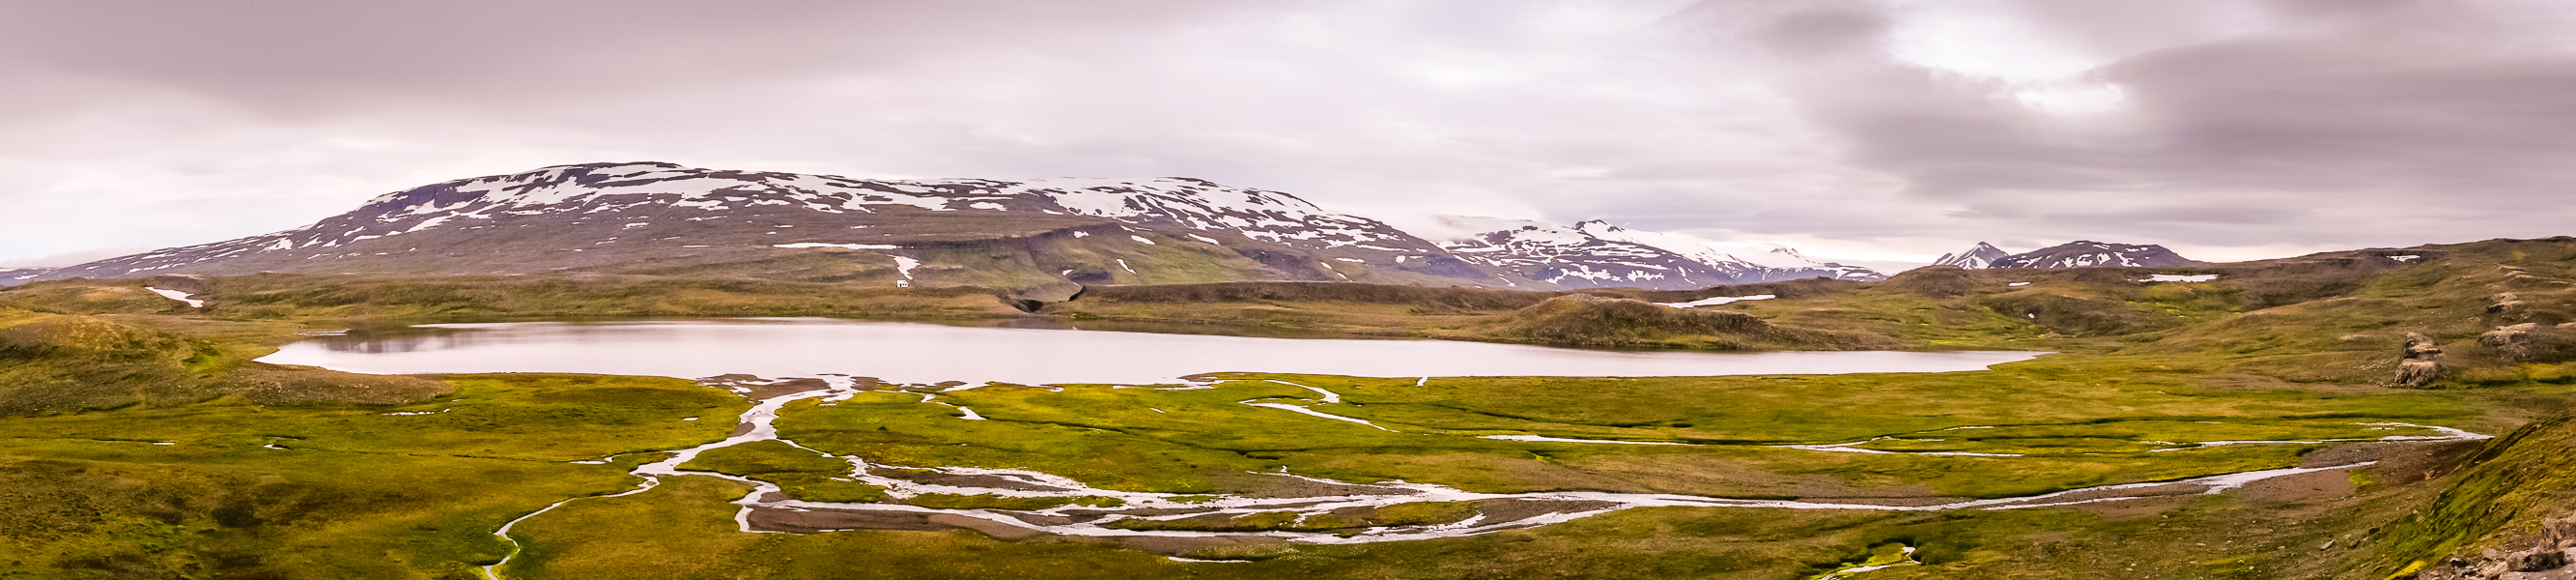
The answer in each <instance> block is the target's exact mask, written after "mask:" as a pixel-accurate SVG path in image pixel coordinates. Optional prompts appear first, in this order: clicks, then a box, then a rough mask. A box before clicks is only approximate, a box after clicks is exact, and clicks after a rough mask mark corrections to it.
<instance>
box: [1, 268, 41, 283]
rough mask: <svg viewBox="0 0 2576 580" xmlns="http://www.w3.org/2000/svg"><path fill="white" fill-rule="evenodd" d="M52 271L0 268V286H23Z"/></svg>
mask: <svg viewBox="0 0 2576 580" xmlns="http://www.w3.org/2000/svg"><path fill="white" fill-rule="evenodd" d="M53 271H54V269H53V268H0V286H16V285H19V284H25V283H28V282H32V281H35V279H37V278H40V277H43V276H44V275H46V274H51V273H53Z"/></svg>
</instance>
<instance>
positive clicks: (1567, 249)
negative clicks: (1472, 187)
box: [1437, 216, 1735, 290]
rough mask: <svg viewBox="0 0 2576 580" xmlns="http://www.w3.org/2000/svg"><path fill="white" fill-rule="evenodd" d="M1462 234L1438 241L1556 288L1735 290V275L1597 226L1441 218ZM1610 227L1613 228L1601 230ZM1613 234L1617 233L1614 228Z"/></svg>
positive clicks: (1457, 252) (1503, 270)
mask: <svg viewBox="0 0 2576 580" xmlns="http://www.w3.org/2000/svg"><path fill="white" fill-rule="evenodd" d="M1437 219H1438V220H1439V222H1440V225H1442V226H1444V227H1446V228H1449V229H1451V230H1452V231H1457V232H1466V233H1461V234H1453V235H1450V236H1445V239H1441V240H1438V243H1439V244H1440V246H1441V247H1442V248H1444V249H1447V250H1449V252H1450V253H1451V254H1452V255H1455V256H1458V257H1459V258H1460V259H1463V260H1466V261H1468V262H1470V263H1474V264H1477V265H1481V266H1485V267H1487V268H1491V269H1494V270H1497V271H1499V272H1501V273H1505V274H1510V275H1516V276H1519V277H1522V278H1527V279H1530V280H1534V281H1538V282H1542V283H1545V284H1548V285H1550V286H1553V287H1556V288H1603V287H1634V288H1650V289H1673V290H1679V289H1698V288H1706V287H1709V286H1715V285H1720V284H1731V283H1734V281H1735V276H1734V274H1733V273H1732V272H1731V271H1729V270H1727V269H1723V268H1720V267H1717V266H1712V265H1710V264H1706V263H1702V262H1701V261H1699V260H1697V259H1694V258H1692V257H1690V256H1685V255H1682V254H1680V253H1678V252H1674V251H1672V250H1668V249H1665V248H1660V247H1656V246H1652V245H1647V244H1642V243H1637V242H1633V241H1628V240H1623V239H1612V238H1605V237H1602V236H1599V235H1595V234H1594V233H1593V232H1592V229H1593V228H1587V226H1595V225H1596V224H1597V222H1584V223H1581V224H1576V227H1573V228H1566V227H1559V226H1556V225H1553V224H1546V223H1540V222H1534V221H1526V220H1514V219H1502V218H1487V217H1468V216H1440V217H1439V218H1437ZM1597 225H1598V226H1608V224H1597ZM1610 229H1614V230H1615V229H1617V228H1616V227H1615V226H1611V227H1610Z"/></svg>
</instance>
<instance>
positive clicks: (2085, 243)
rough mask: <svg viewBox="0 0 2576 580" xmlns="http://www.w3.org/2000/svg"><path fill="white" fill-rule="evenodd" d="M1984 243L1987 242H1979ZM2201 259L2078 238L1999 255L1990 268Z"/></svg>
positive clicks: (2158, 264) (2163, 264)
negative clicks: (2044, 246)
mask: <svg viewBox="0 0 2576 580" xmlns="http://www.w3.org/2000/svg"><path fill="white" fill-rule="evenodd" d="M1978 245H1979V246H1984V244H1983V243H1980V244H1978ZM2202 264H2204V262H2200V261H2197V260H2192V259H2190V258H2185V257H2182V255H2180V254H2175V253H2174V252H2173V250H2168V249H2165V247H2164V246H2158V245H2155V244H2110V243H2103V242H2095V241H2089V240H2077V241H2074V242H2069V243H2065V244H2059V245H2055V246H2049V247H2046V248H2040V249H2037V250H2031V251H2028V252H2022V253H2019V254H2013V255H2010V256H2005V257H2002V258H1997V259H1995V260H1994V262H1993V263H1992V264H1990V265H1989V266H1988V267H1992V268H2029V269H2041V270H2058V269H2065V268H2095V267H2105V268H2172V267H2179V266H2199V265H2202Z"/></svg>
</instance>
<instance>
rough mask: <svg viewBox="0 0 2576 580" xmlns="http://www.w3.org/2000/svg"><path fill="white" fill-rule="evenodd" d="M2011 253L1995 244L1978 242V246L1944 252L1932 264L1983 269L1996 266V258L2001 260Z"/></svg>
mask: <svg viewBox="0 0 2576 580" xmlns="http://www.w3.org/2000/svg"><path fill="white" fill-rule="evenodd" d="M2011 255H2012V254H2011V253H2010V252H2005V251H2003V250H2002V249H1999V248H1996V247H1995V246H1994V245H1993V244H1988V243H1985V242H1977V245H1976V246H1974V247H1970V248H1968V249H1967V250H1964V251H1961V252H1959V253H1956V254H1942V255H1941V259H1939V260H1933V261H1932V265H1934V266H1958V267H1961V268H1966V269H1969V270H1983V269H1986V268H1992V267H1995V261H1996V260H2001V259H2004V258H2005V257H2007V256H2011Z"/></svg>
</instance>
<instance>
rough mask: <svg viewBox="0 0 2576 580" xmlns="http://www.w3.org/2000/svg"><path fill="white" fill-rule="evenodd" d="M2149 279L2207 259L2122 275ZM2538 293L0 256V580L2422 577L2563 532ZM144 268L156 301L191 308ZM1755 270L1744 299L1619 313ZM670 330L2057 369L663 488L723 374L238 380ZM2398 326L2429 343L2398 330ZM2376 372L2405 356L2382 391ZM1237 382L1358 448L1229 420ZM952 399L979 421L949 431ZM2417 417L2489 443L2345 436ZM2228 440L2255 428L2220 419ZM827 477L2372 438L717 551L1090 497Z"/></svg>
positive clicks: (1012, 410)
mask: <svg viewBox="0 0 2576 580" xmlns="http://www.w3.org/2000/svg"><path fill="white" fill-rule="evenodd" d="M2155 274H2216V275H2217V276H2218V277H2217V278H2216V279H2215V280H2212V281H2205V282H2152V283H2150V282H2139V281H2138V280H2143V279H2147V278H2148V277H2149V276H2151V275H2155ZM2571 282H2576V239H2567V238H2554V239H2547V240H2494V241H2487V242H2478V243H2471V244H2458V245H2439V246H2424V247H2418V248H2409V249H2402V250H2361V251H2352V252H2336V253H2328V254H2319V255H2314V256H2306V257H2301V258H2291V259H2284V260H2271V261H2262V262H2247V263H2236V264H2219V265H2212V266H2205V267H2195V268H2179V269H2164V270H2147V269H2102V268H2096V269H2076V270H1975V271H1970V270H1959V269H1955V268H1947V267H1934V268H1926V269H1920V270H1916V271H1912V272H1907V273H1904V274H1901V275H1899V276H1896V277H1894V278H1892V279H1890V280H1888V281H1886V282H1879V283H1859V282H1844V281H1830V280H1807V281H1797V282H1782V283H1770V284H1758V285H1744V286H1721V287H1713V288H1707V289H1702V290H1693V291H1645V290H1627V289H1609V290H1585V291H1579V292H1552V293H1539V292H1510V291H1495V290H1477V289H1457V288H1419V287H1407V286H1375V285H1361V284H1322V283H1233V284H1199V285H1182V286H1119V287H1102V288H1092V289H1087V290H1085V291H1083V292H1081V293H1079V294H1076V295H1074V296H1073V297H1072V298H1071V299H1069V300H1064V301H1058V302H1052V303H1040V304H1029V303H1025V302H1021V301H1022V300H1024V298H1022V297H1023V296H1025V294H1024V293H1018V292H1015V291H1005V290H987V289H981V288H972V287H955V288H939V289H895V290H890V289H883V288H859V287H854V286H847V285H841V284H835V283H824V282H810V283H809V282H782V281H774V280H748V279H724V278H710V277H654V276H636V275H623V276H566V277H550V278H549V277H490V278H475V277H441V278H388V277H363V276H305V275H274V274H269V275H256V276H243V277H226V278H176V277H172V278H162V279H151V280H67V281H55V282H41V283H35V284H29V285H25V286H19V287H14V288H9V289H6V290H0V516H5V517H0V578H361V577H363V578H439V579H447V578H477V577H482V574H484V573H485V572H484V569H485V567H486V566H493V565H495V564H500V563H501V562H502V561H503V560H504V558H507V559H508V561H507V564H503V565H499V566H496V567H494V568H492V570H491V571H492V572H493V573H497V574H498V575H500V576H501V577H506V578H871V577H886V578H926V577H1027V578H1113V577H1114V578H1155V577H1192V576H1223V577H1243V578H1272V577H1276V578H1523V577H1529V578H1537V577H1587V578H1683V577H1693V578H1696V577H1708V578H1782V579H1789V578H1819V577H1825V576H1828V575H1831V574H1835V573H1836V572H1837V571H1841V570H1846V569H1851V568H1856V567H1863V566H1886V567H1884V568H1877V569H1873V570H1870V571H1867V572H1861V573H1859V575H1856V576H1852V577H1859V578H1891V579H1892V578H1960V577H1976V578H2069V577H2079V578H2355V579H2382V578H2390V577H2394V576H2400V575H2405V574H2416V575H2427V574H2443V573H2449V572H2448V571H2446V570H2448V569H2447V568H2444V567H2445V566H2451V565H2450V564H2447V563H2445V562H2446V559H2448V558H2451V557H2454V556H2458V555H2475V554H2480V553H2483V552H2485V551H2487V550H2491V549H2492V550H2497V551H2499V553H2502V552H2517V551H2523V550H2526V548H2528V547H2529V546H2532V545H2534V543H2535V542H2536V541H2544V542H2545V541H2548V540H2547V539H2546V538H2547V536H2548V534H2549V533H2550V532H2549V530H2550V528H2548V527H2547V526H2546V525H2545V523H2546V522H2548V521H2550V520H2551V519H2552V518H2556V517H2558V516H2562V515H2564V514H2568V513H2570V512H2571V511H2576V476H2571V475H2569V473H2576V472H2571V470H2568V469H2565V465H2566V463H2567V462H2568V461H2569V460H2570V459H2571V458H2570V451H2569V449H2570V447H2569V443H2568V442H2569V441H2570V440H2571V439H2576V423H2571V421H2570V419H2568V417H2567V413H2568V412H2569V409H2568V407H2569V402H2570V401H2571V400H2576V399H2571V395H2576V386H2571V383H2576V288H2571ZM147 286H150V287H156V288H164V289H170V288H174V287H177V288H179V289H181V290H183V291H187V292H190V293H191V294H194V295H195V296H194V297H195V298H197V299H201V300H204V301H205V306H204V307H202V308H197V307H190V306H187V305H185V304H182V303H179V302H176V301H172V300H169V299H167V298H163V297H161V296H159V295H157V294H154V293H151V292H150V291H148V290H145V288H146V287H147ZM1760 294H1769V295H1773V296H1775V298H1772V299H1765V300H1746V301H1739V302H1733V303H1729V304H1723V305H1717V306H1708V307H1700V308H1691V309H1674V308H1669V307H1665V306H1659V305H1658V303H1682V302H1689V301H1692V300H1698V299H1702V298H1710V297H1723V296H1751V295H1760ZM681 316H828V317H841V318H861V319H906V320H921V319H937V320H946V321H951V322H955V323H978V322H981V321H995V320H1021V321H1024V320H1032V319H1035V320H1057V321H1080V322H1081V323H1084V324H1100V323H1188V324H1201V325H1227V326H1233V327H1242V328H1250V329H1264V330H1262V331H1277V332H1308V333H1319V334H1330V335H1342V336H1380V337H1390V338H1397V337H1401V338H1429V339H1449V340H1481V341H1496V342H1517V343H1530V344H1547V345H1562V346H1589V347H1615V348H1684V349H1704V350H1855V349H1907V350H1944V349H2013V350H2046V351H2054V352H2057V353H2059V354H2054V355H2049V356H2045V357H2041V358H2038V359H2034V360H2030V361H2024V362H2018V363H2010V364H2005V365H1998V366H1997V367H1996V368H1994V369H1993V370H1990V371H1980V372H1962V373H1935V374H1863V375H1798V376H1737V377H1660V378H1630V379H1618V378H1562V377H1437V378H1431V379H1428V380H1423V379H1421V378H1419V377H1403V378H1369V377H1340V376H1314V375H1253V374H1227V375H1210V376H1205V377H1202V378H1203V379H1204V382H1203V383H1202V385H1201V386H1205V387H1210V388H1192V389H1157V388H1144V387H1150V386H1141V387H1140V386H1127V385H1062V386H1058V387H1056V388H1038V387H1016V386H1008V385H1003V386H993V387H985V388H980V389H973V390H964V391H943V390H942V389H941V388H940V387H939V386H936V385H899V384H885V385H874V386H873V387H872V388H873V390H870V391H866V392H860V393H857V394H855V395H853V396H851V397H848V398H846V399H842V400H828V401H827V400H818V399H808V400H801V401H796V402H793V403H790V404H788V405H787V406H786V407H785V408H783V409H781V411H780V413H779V418H778V419H777V421H776V422H775V427H776V428H777V431H778V434H779V436H780V439H781V440H779V441H761V442H755V443H748V444H743V445H738V446H734V447H726V448H721V449H716V450H712V451H709V452H706V453H702V454H699V455H697V456H696V457H694V458H692V459H691V460H690V461H688V462H686V463H683V464H681V465H680V466H679V469H680V470H683V472H703V473H706V474H711V475H707V476H665V477H661V478H659V483H658V484H656V485H654V486H652V487H650V489H644V490H642V491H637V490H638V489H639V488H641V487H642V486H643V484H644V480H643V479H641V478H639V477H636V476H634V475H631V474H630V473H629V472H630V471H631V470H633V469H635V468H636V467H637V466H639V465H643V464H647V463H652V462H656V461H661V460H662V459H664V458H665V456H667V455H668V454H667V453H665V452H666V451H671V450H678V449H685V448H690V447H694V446H697V445H701V444H705V443H708V442H713V441H717V440H720V439H724V438H726V437H727V436H728V435H729V434H730V433H732V432H733V431H734V430H735V425H734V418H735V417H736V416H738V415H740V414H742V413H743V412H745V411H746V410H748V409H750V408H751V406H752V403H753V402H752V400H751V399H750V397H749V396H747V395H746V394H739V393H737V392H733V391H730V390H727V389H723V388H715V387H711V386H709V385H707V384H701V383H699V382H697V381H692V380H688V379H680V378H658V377H617V376H589V375H545V374H500V375H442V376H371V375H358V374H350V373H341V372H335V371H328V370H322V369H313V368H298V367H282V366H277V365H269V364H265V363H259V362H256V361H255V360H254V359H256V358H258V357H260V356H263V355H265V354H267V353H269V352H272V351H273V350H274V349H275V348H276V347H277V346H279V345H282V344H285V343H287V342H291V341H294V340H298V339H300V338H302V336H303V335H304V334H305V333H313V332H327V331H336V330H341V329H346V328H352V327H368V326H375V325H399V324H411V323H421V322H443V321H462V320H509V319H567V318H580V317H681ZM2410 334H2412V335H2417V336H2420V337H2421V344H2429V345H2433V346H2434V347H2436V348H2438V350H2439V352H2423V351H2422V349H2420V348H2417V349H2410V347H2409V344H2408V343H2409V335H2410ZM2410 353H2413V354H2411V355H2410ZM1150 354H1151V353H1140V355H1147V356H1149V355H1150ZM2410 360H2423V361H2429V364H2431V365H2434V366H2433V368H2432V369H2430V371H2429V372H2427V371H2425V370H2424V369H2421V368H2417V369H2415V372H2413V373H2411V374H2404V373H2401V368H2402V367H2404V366H2405V364H2404V363H2405V362H2406V361H2410ZM2419 367H2420V365H2419ZM851 372H853V373H854V374H864V370H863V369H853V370H852V371H851ZM2401 379H2402V380H2401ZM1165 386H1166V387H1168V386H1169V385H1165ZM1307 387H1314V388H1315V389H1322V390H1325V391H1329V392H1332V393H1335V395H1336V396H1337V397H1338V402H1326V401H1325V400H1324V399H1323V395H1321V394H1319V393H1318V392H1317V391H1316V390H1314V389H1309V388H1307ZM925 395H929V396H931V397H935V398H936V401H935V402H934V401H932V400H931V399H930V397H925ZM1252 400H1267V401H1277V402H1281V403H1283V404H1294V405H1298V406H1303V407H1305V408H1308V409H1310V410H1314V411H1319V412H1326V413H1330V414H1332V415H1337V416H1341V417H1346V418H1352V419H1359V420H1365V421H1369V422H1370V423H1373V424H1374V425H1376V427H1372V426H1369V425H1362V424H1359V423H1354V422H1347V421H1334V420H1328V419H1324V418H1318V417H1314V416H1310V415H1304V414H1298V413H1290V412H1286V411H1281V410H1278V409H1274V408H1265V407H1256V406H1251V405H1246V404H1243V402H1244V401H1252ZM960 406H962V407H968V408H972V409H974V412H975V413H976V414H977V415H979V416H980V417H981V418H982V419H984V420H980V421H966V420H961V419H962V415H963V414H964V412H963V411H960V410H959V409H958V407H960ZM2400 424H2402V425H2400ZM2413 426H2427V427H2413ZM2429 427H2446V428H2456V429H2464V430H2468V431H2472V432H2477V433H2484V434H2492V435H2496V437H2495V438H2493V439H2487V440H2480V441H2450V442H2432V443H2422V442H2413V443H2410V442H2403V441H2390V442H2380V441H2369V440H2371V439H2376V438H2379V437H2383V436H2387V435H2410V436H2411V435H2427V434H2431V433H2433V432H2434V431H2433V430H2432V429H2430V428H2429ZM1495 436H1507V437H1518V438H1517V439H1497V438H1492V437H1495ZM1565 439H1573V440H1586V439H1588V440H1618V441H1631V442H1654V443H1676V444H1682V445H1621V444H1600V443H1585V442H1575V441H1561V440H1565ZM2242 441H2257V442H2270V443H2238V444H2216V443H2219V442H2242ZM790 442H792V443H793V444H790ZM1790 445H1842V446H1843V447H1838V449H1844V450H1846V452H1834V451H1823V450H1816V449H1801V448H1795V447H1789V446H1790ZM1849 450H1862V451H1877V452H1880V453H1870V452H1848V451H1849ZM1933 453H1945V454H1933ZM826 454H829V455H830V456H826ZM1970 454H1973V455H1970ZM834 456H837V457H834ZM842 457H847V458H855V459H859V460H863V461H865V462H867V463H869V464H871V465H883V466H908V467H915V468H929V467H961V468H987V469H1017V470H1028V471H1038V472H1044V473H1048V474H1053V475H1057V476H1062V477H1065V478H1070V479H1072V480H1075V481H1078V482H1080V483H1082V484H1084V485H1088V486H1090V487H1093V488H1097V489H1100V490H1111V491H1116V492H1159V493H1172V494H1194V495H1193V496H1205V497H1211V498H1213V497H1226V496H1260V495H1263V494H1273V495H1274V496H1275V494H1279V493H1284V492H1283V491H1282V490H1281V488H1282V487H1283V486H1294V485H1310V484H1311V485H1322V484H1320V483H1314V481H1313V480H1303V479H1293V478H1285V477H1279V476H1275V475H1268V474H1272V473H1281V472H1285V473H1288V474H1294V475H1297V476H1301V477H1304V478H1317V479H1320V480H1331V481H1339V482H1346V483H1353V484H1368V483H1381V482H1390V481H1403V482H1412V483H1423V484H1438V485H1443V486H1449V487H1453V488H1458V489H1462V490H1467V491H1471V492H1485V493H1522V492H1549V491H1599V492H1624V493H1664V494H1685V495H1696V496H1716V497H1729V498H1744V499H1798V500H1807V501H1847V502H1862V503H1877V504H1882V505H1928V504H1932V503H1942V502H1951V501H1959V500H1966V499H1977V498H2008V497H2024V496H2031V495H2037V494H2044V493H2050V492H2056V491H2061V490H2070V489H2078V488H2086V487H2093V486H2103V485H2116V484H2131V483H2148V482H2162V481H2173V480H2181V479H2189V478H2195V477H2202V476H2208V475H2215V474H2226V473H2238V472H2245V471H2253V470H2264V469H2278V468H2290V467H2325V466H2336V465H2351V464H2356V463H2361V462H2364V461H2371V462H2373V463H2370V464H2369V465H2365V466H2358V467H2350V468H2345V469H2335V470H2323V471H2315V472H2308V473H2302V474H2298V475H2295V476H2289V477H2281V478H2275V479H2267V480H2264V481H2260V482H2256V483H2253V484H2248V485H2245V486H2243V487H2238V488H2234V489H2230V490H2226V491H2224V492H2220V493H2209V494H2203V493H2196V492H2195V493H2184V494H2171V495H2158V496H2154V497H2146V498H2141V499H2130V500H2121V501H2111V502H2099V503H2085V504H2075V505H2063V506H2053V507H2032V508H2024V509H1993V510H1988V509H1960V510H1945V511H1903V510H1879V509H1835V510H1820V509H1783V508H1748V507H1654V508H1637V509H1627V510H1621V511H1614V512H1609V513H1604V514H1600V515H1594V516H1590V517H1584V518H1579V519H1573V520H1571V521H1565V522H1561V523H1551V524H1546V525H1538V526H1533V527H1526V528H1520V529H1513V530H1507V531H1500V532H1495V533H1489V534H1481V535H1473V536H1464V537H1450V538H1439V539H1427V540H1411V541H1395V542H1383V543H1352V544H1329V543H1303V542H1289V541H1253V540H1247V541H1239V542H1217V543H1199V544H1189V545H1154V544H1152V543H1150V542H1145V543H1140V542H1135V541H1121V540H1116V539H1104V538H1092V537H1080V536H1060V535H1046V534H1036V535H1031V534H1013V533H996V532H993V531H991V530H987V529H982V528H975V527H972V526H952V527H945V528H938V529H836V530H833V531H815V532H811V533H745V532H744V531H743V530H742V527H741V524H740V522H738V521H737V511H738V510H739V507H738V506H736V505H732V503H731V502H734V501H736V500H739V499H742V498H743V497H744V495H745V494H746V493H749V492H750V490H751V489H752V488H751V485H752V484H751V483H748V482H747V481H757V482H766V483H768V484H774V485H776V486H778V488H779V490H780V493H782V494H784V495H786V496H788V497H790V498H793V499H801V500H810V501H827V502H887V503H899V504H907V505H912V506H919V507H922V508H940V509H980V510H993V511H998V512H1012V511H1019V512H1026V511H1033V510H1044V509H1053V508H1064V507H1067V506H1086V507H1097V508H1099V509H1114V508H1116V507H1117V503H1118V501H1119V500H1117V499H1115V498H1108V497H1070V498H1018V497H1001V496H992V495H953V494H952V495H938V494H923V495H913V496H909V497H895V496H892V495H889V494H887V493H885V490H884V489H883V488H882V487H879V486H874V485H869V484H866V483H863V482H857V481H852V480H851V479H850V478H847V477H843V476H845V475H847V474H848V471H847V469H848V467H849V466H848V463H847V462H846V461H845V460H844V459H841V458H842ZM888 472H889V473H892V474H894V475H895V476H897V477H923V478H934V477H939V476H940V473H939V472H934V471H918V472H908V473H909V474H907V472H903V471H902V470H888ZM712 474H724V475H727V476H731V477H734V478H740V479H726V478H718V477H714V476H712ZM1301 482H1302V483H1301ZM572 498H582V499H578V500H575V501H564V500H567V499H572ZM558 502H562V503H560V504H558ZM1508 503H1509V502H1435V503H1420V504H1402V505H1397V506H1387V507H1383V508H1377V509H1371V510H1354V511H1347V512H1342V511H1337V512H1334V513H1332V514H1328V515H1298V514H1295V513H1293V512H1263V513H1255V514H1242V515H1239V516H1231V517H1212V518H1189V519H1173V520H1150V521H1148V520H1135V521H1129V522H1126V523H1121V524H1119V526H1120V527H1122V529H1133V530H1146V529H1161V530H1182V531H1208V530H1234V531H1264V530H1283V531H1303V532H1315V533H1323V534H1340V535H1348V534H1354V533H1359V531H1360V530H1365V529H1367V528H1370V527H1374V526H1395V525H1438V524H1449V523H1455V522H1461V521H1466V520H1469V519H1471V518H1477V517H1501V514H1502V513H1503V512H1505V511H1508V510H1511V509H1515V508H1514V507H1513V506H1511V505H1507V504H1508ZM548 506H555V507H553V508H552V509H546V508H548ZM541 509H545V510H546V511H544V512H543V513H540V514H537V515H535V516H533V517H525V519H523V520H522V519H520V518H522V517H523V516H529V514H531V513H535V512H538V511H539V510H541ZM514 520H517V523H516V524H515V525H514V526H513V527H512V528H511V530H510V532H509V534H508V535H507V536H501V535H496V534H495V532H496V531H498V530H500V529H501V528H502V526H503V525H504V524H505V523H510V522H512V521H514ZM896 528H899V527H896ZM1170 556H1178V557H1179V558H1177V559H1176V558H1172V557H1170ZM1210 560H1213V561H1210ZM2497 561H2502V560H2497ZM2445 577H2447V576H2445Z"/></svg>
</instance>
